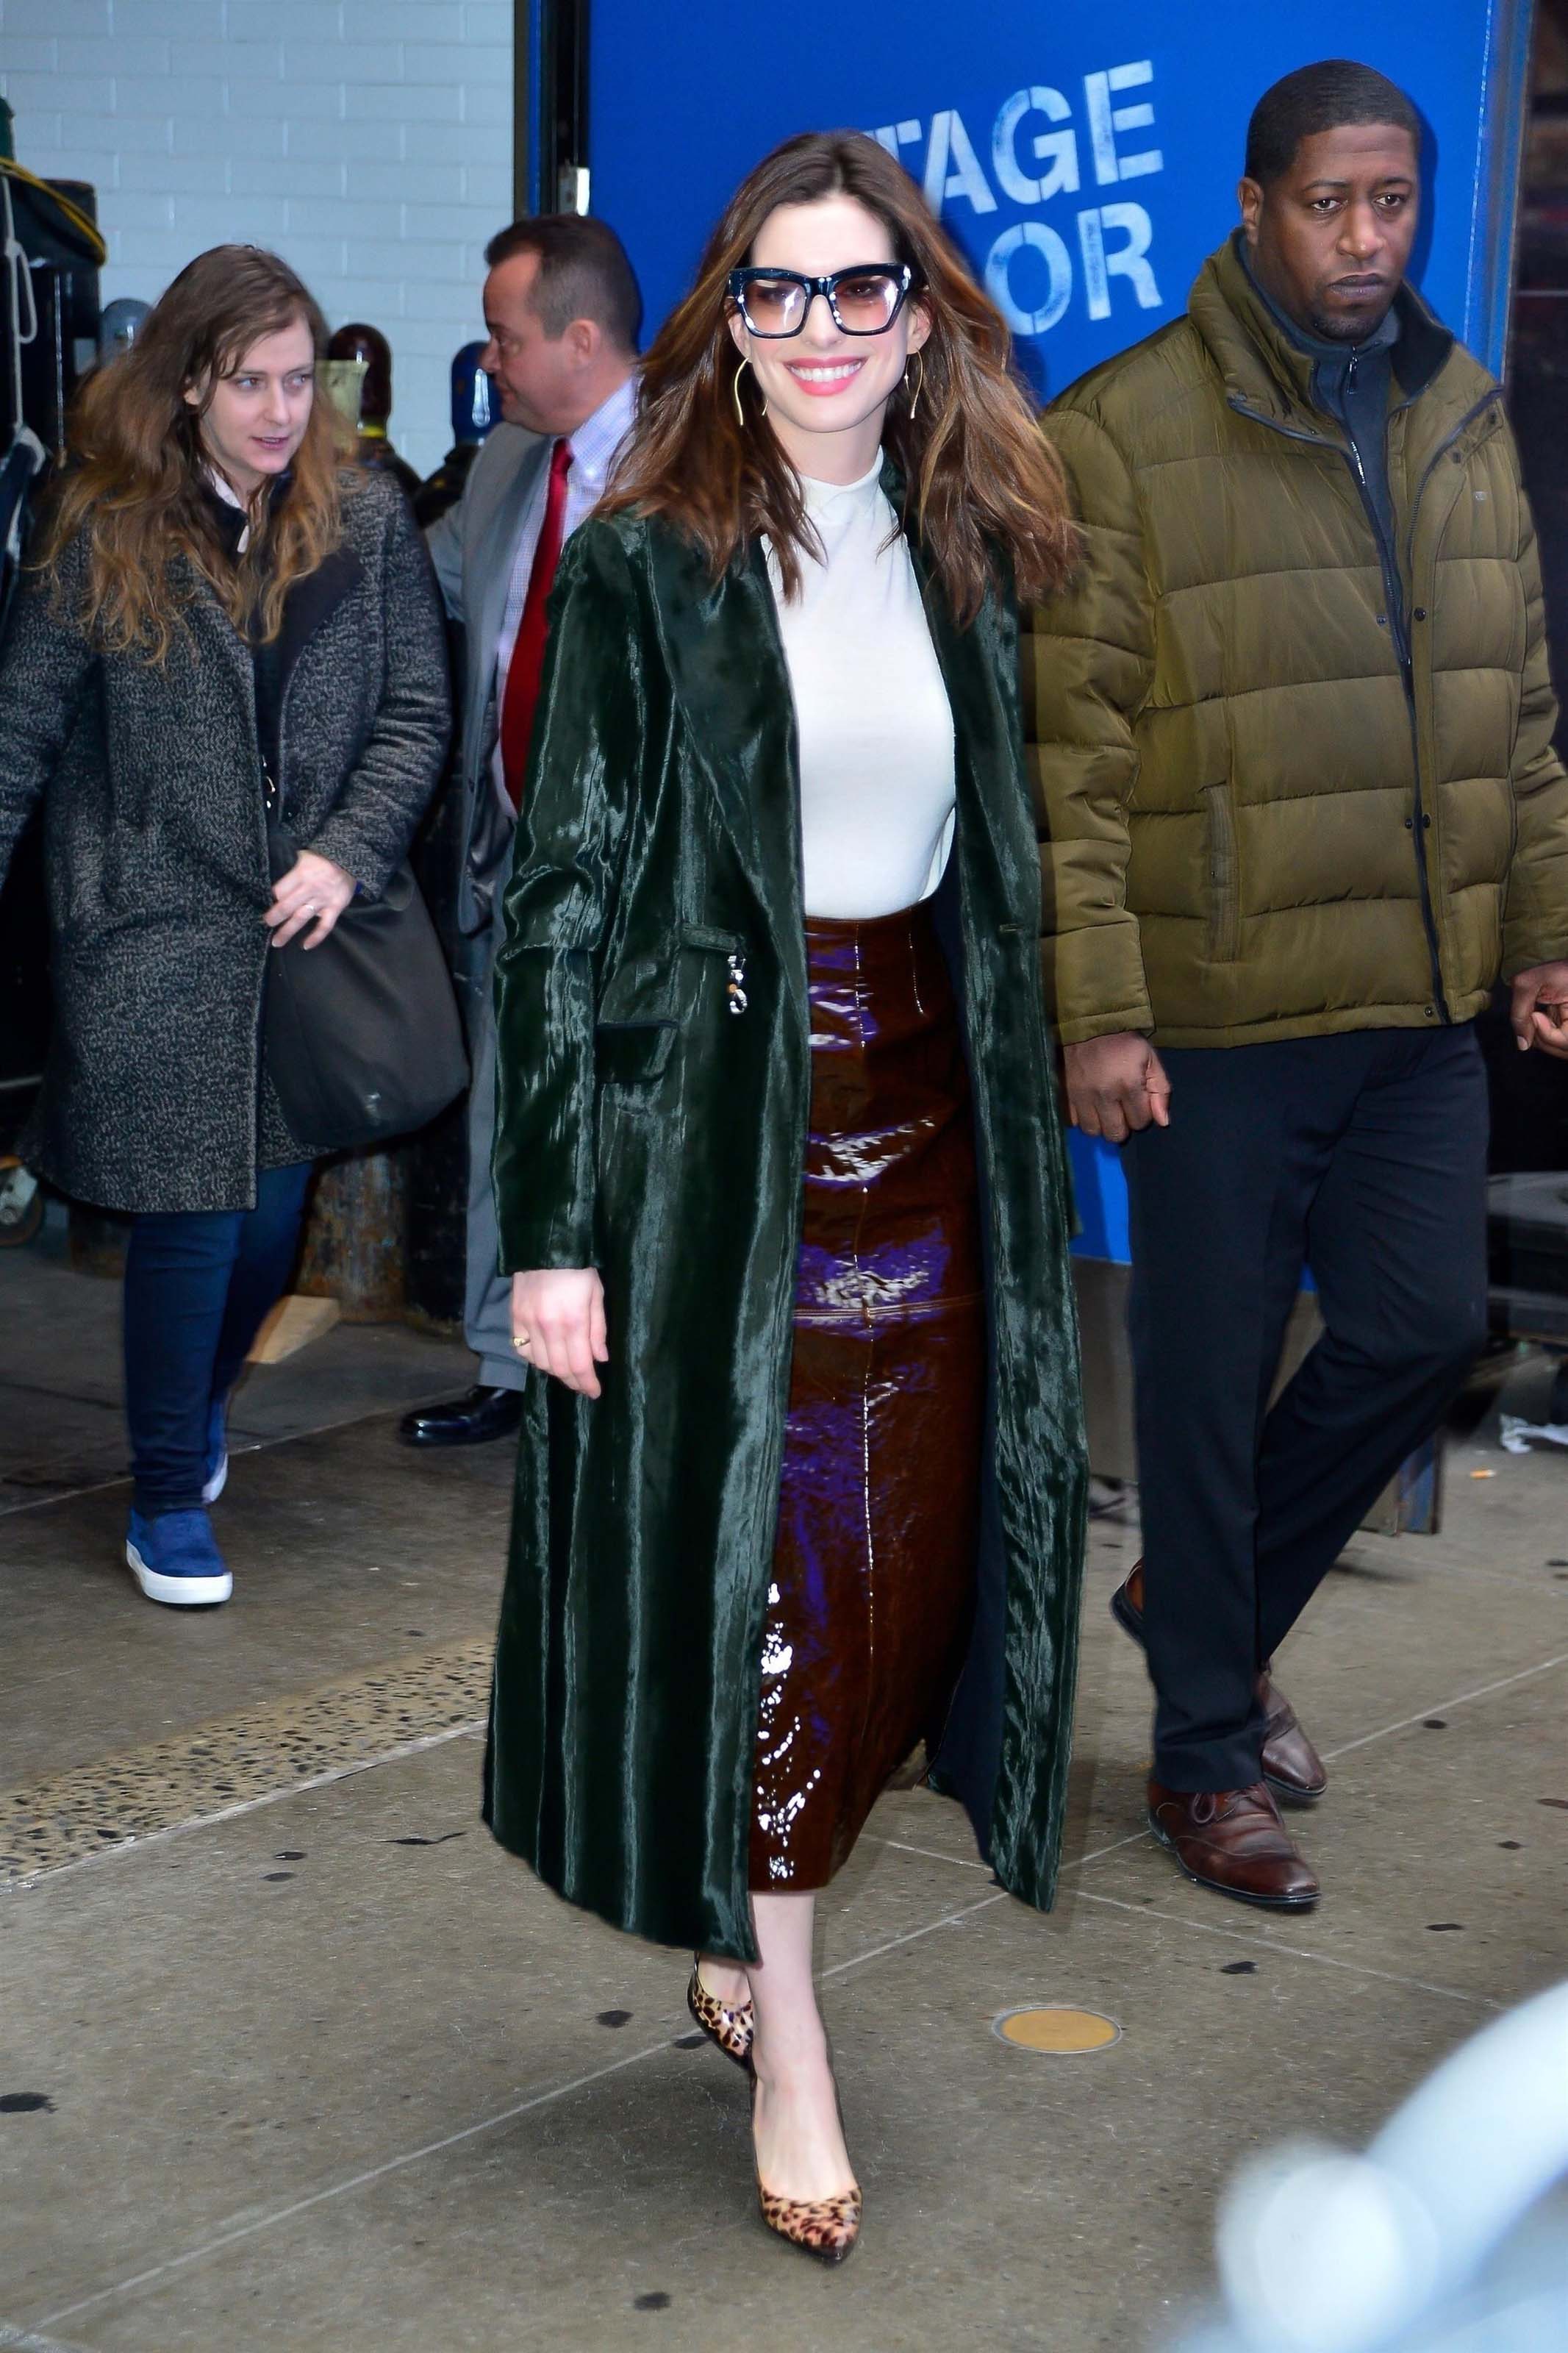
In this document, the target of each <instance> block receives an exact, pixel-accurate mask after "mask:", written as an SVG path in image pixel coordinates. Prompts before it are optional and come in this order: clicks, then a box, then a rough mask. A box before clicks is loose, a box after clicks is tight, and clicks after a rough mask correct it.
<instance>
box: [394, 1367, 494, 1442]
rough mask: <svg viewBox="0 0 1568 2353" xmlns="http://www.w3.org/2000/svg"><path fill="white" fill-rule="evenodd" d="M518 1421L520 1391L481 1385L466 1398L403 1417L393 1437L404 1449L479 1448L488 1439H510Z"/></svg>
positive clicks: (450, 1399)
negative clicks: (438, 1447)
mask: <svg viewBox="0 0 1568 2353" xmlns="http://www.w3.org/2000/svg"><path fill="white" fill-rule="evenodd" d="M521 1421H522V1391H521V1389H492V1388H487V1387H486V1386H485V1385H484V1384H483V1383H482V1382H481V1383H480V1384H479V1386H478V1387H477V1388H471V1389H470V1390H469V1391H468V1395H467V1397H460V1398H449V1399H448V1400H447V1403H446V1404H445V1405H422V1406H419V1407H417V1408H416V1410H415V1411H414V1412H413V1413H405V1415H404V1417H403V1419H402V1420H401V1421H400V1422H399V1423H398V1425H397V1435H398V1436H399V1438H401V1440H403V1443H404V1444H405V1446H483V1445H484V1444H485V1443H486V1442H487V1440H489V1439H492V1438H511V1437H514V1436H515V1435H516V1432H517V1430H518V1429H519V1427H520V1426H521Z"/></svg>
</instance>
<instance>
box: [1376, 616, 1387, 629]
mask: <svg viewBox="0 0 1568 2353" xmlns="http://www.w3.org/2000/svg"><path fill="white" fill-rule="evenodd" d="M1377 626H1378V628H1380V629H1386V628H1387V627H1388V615H1387V614H1386V613H1380V614H1379V615H1378V617H1377Z"/></svg>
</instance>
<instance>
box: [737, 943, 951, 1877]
mask: <svg viewBox="0 0 1568 2353" xmlns="http://www.w3.org/2000/svg"><path fill="white" fill-rule="evenodd" d="M805 936H806V957H807V969H808V976H809V981H810V995H811V1128H810V1134H809V1137H808V1141H807V1146H806V1161H805V1219H804V1229H803V1239H802V1242H801V1250H800V1259H799V1266H798V1272H797V1277H796V1287H795V1356H794V1366H793V1371H792V1375H791V1382H790V1397H789V1415H788V1420H787V1424H786V1427H785V1433H784V1465H783V1472H782V1475H781V1480H780V1494H779V1525H778V1538H777V1544H776V1548H775V1552H774V1557H773V1577H772V1583H771V1586H770V1588H769V1595H768V1614H767V1624H766V1632H765V1636H764V1641H763V1662H762V1667H763V1674H762V1704H761V1716H760V1723H759V1727H758V1734H757V1762H756V1797H755V1806H754V1810H753V1813H752V1839H751V1865H750V1879H751V1884H752V1888H753V1890H755V1891H757V1892H758V1893H763V1892H765V1891H768V1890H774V1891H778V1892H784V1891H789V1890H804V1889H807V1888H814V1887H821V1886H823V1885H825V1884H826V1882H827V1881H828V1880H829V1879H830V1878H831V1877H832V1875H833V1873H835V1872H836V1871H837V1869H838V1867H839V1865H840V1864H841V1863H842V1862H844V1860H845V1858H846V1856H847V1854H848V1852H849V1850H850V1848H851V1847H852V1846H853V1845H854V1842H855V1840H856V1838H857V1837H858V1834H859V1831H860V1829H861V1827H862V1825H863V1824H864V1822H865V1820H866V1817H867V1815H868V1813H869V1811H870V1810H871V1807H872V1806H873V1804H874V1803H875V1801H876V1799H877V1798H878V1797H879V1794H880V1792H881V1791H882V1789H883V1788H885V1787H886V1785H887V1782H888V1780H889V1777H890V1776H891V1775H892V1774H893V1773H894V1772H896V1771H897V1769H898V1767H899V1766H900V1764H902V1763H903V1761H904V1760H905V1758H906V1757H908V1756H909V1755H910V1752H911V1750H912V1749H913V1748H914V1747H915V1746H917V1745H918V1743H919V1742H920V1741H921V1739H922V1738H930V1737H931V1736H933V1735H934V1734H935V1733H936V1732H937V1731H938V1730H940V1728H941V1724H942V1717H943V1715H945V1712H946V1708H947V1704H948V1701H949V1698H950V1696H951V1694H952V1684H953V1681H954V1679H955V1677H956V1674H957V1671H958V1668H959V1666H960V1664H961V1663H962V1657H963V1646H964V1642H965V1639H966V1636H967V1632H968V1625H969V1617H970V1610H971V1606H972V1600H973V1585H974V1563H975V1540H976V1521H977V1516H978V1503H979V1483H980V1482H979V1470H980V1446H981V1437H982V1428H983V1419H984V1399H985V1308H984V1280H983V1271H982V1265H981V1257H980V1240H979V1228H978V1219H977V1207H976V1184H975V1166H974V1136H973V1116H972V1113H971V1107H970V1095H969V1081H968V1073H967V1071H966V1069H965V1065H964V1058H963V1040H962V1037H961V1034H960V1026H959V1017H958V1009H957V1006H956V1004H955V1002H954V998H953V992H952V982H951V979H950V977H949V975H948V970H947V965H946V961H945V959H944V957H943V955H942V948H941V945H940V944H939V942H938V939H937V935H936V929H935V924H934V921H933V918H932V914H931V906H930V902H926V903H924V904H922V905H921V906H919V907H916V908H911V909H909V910H907V911H905V912H903V913H899V914H895V915H887V916H881V917H879V918H877V919H876V920H874V921H870V922H866V923H838V922H828V921H826V920H821V919H818V918H816V917H811V918H809V919H808V920H807V923H806V927H805Z"/></svg>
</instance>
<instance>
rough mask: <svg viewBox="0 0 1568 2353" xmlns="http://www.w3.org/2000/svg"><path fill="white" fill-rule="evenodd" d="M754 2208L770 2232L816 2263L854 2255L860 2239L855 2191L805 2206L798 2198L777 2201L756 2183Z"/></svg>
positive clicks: (859, 2209)
mask: <svg viewBox="0 0 1568 2353" xmlns="http://www.w3.org/2000/svg"><path fill="white" fill-rule="evenodd" d="M757 2207H758V2211H760V2213H761V2215H762V2218H763V2221H764V2222H765V2223H766V2224H767V2226H768V2228H769V2230H770V2231H776V2232H777V2233H778V2235H779V2237H780V2238H781V2239H787V2240H788V2241H789V2242H790V2245H791V2246H792V2247H798V2248H799V2249H800V2251H801V2253H802V2254H803V2255H815V2256H816V2260H817V2262H818V2263H843V2262H844V2261H845V2260H846V2258H847V2256H849V2255H852V2254H853V2253H854V2252H855V2246H856V2242H857V2241H858V2238H859V2236H860V2216H861V2213H862V2211H863V2203H862V2200H861V2197H860V2192H859V2191H858V2189H847V2190H845V2192H844V2193H843V2195H842V2196H841V2197H838V2198H818V2199H817V2200H815V2202H814V2203H812V2204H809V2205H808V2204H807V2203H806V2201H805V2200H804V2199H801V2198H780V2197H778V2196H777V2195H776V2194H775V2193H774V2192H773V2190H771V2189H765V2188H764V2187H763V2181H762V2179H761V2177H760V2176H759V2178H758V2181H757Z"/></svg>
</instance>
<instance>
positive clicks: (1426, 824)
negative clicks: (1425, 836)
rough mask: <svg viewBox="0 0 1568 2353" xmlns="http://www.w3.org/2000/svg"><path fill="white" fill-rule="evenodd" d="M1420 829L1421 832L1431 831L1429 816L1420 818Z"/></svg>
mask: <svg viewBox="0 0 1568 2353" xmlns="http://www.w3.org/2000/svg"><path fill="white" fill-rule="evenodd" d="M1421 830H1422V832H1423V833H1430V832H1431V830H1432V820H1431V818H1429V817H1424V818H1422V820H1421Z"/></svg>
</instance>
